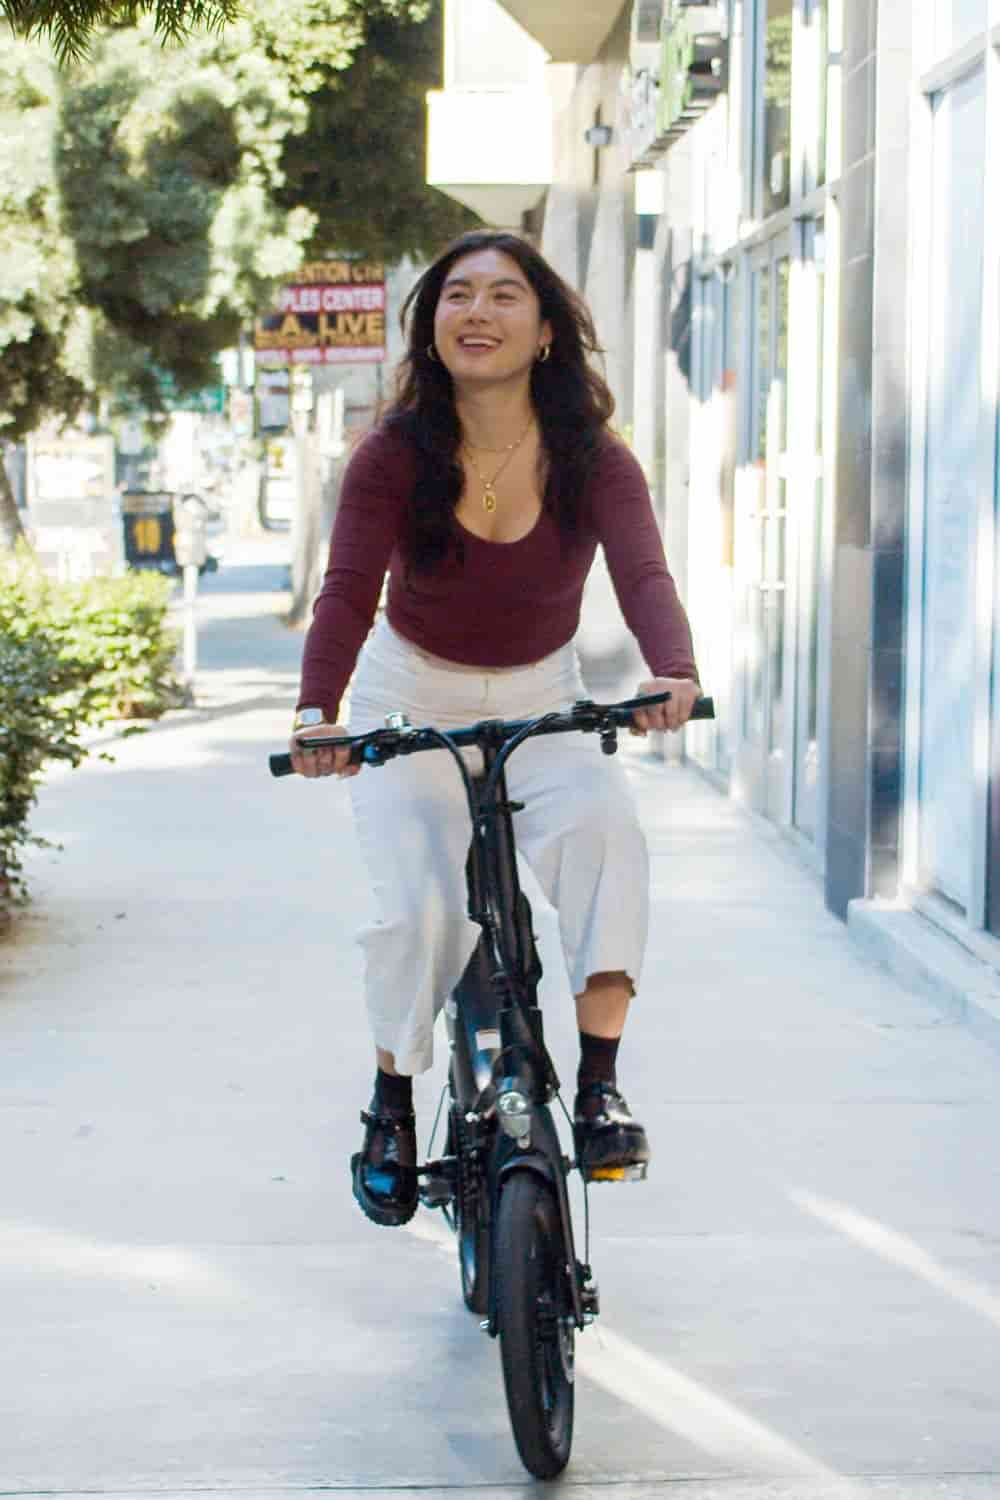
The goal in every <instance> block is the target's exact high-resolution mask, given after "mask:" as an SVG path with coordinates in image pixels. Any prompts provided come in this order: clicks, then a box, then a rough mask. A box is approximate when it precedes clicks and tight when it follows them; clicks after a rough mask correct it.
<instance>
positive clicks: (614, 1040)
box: [576, 1031, 621, 1089]
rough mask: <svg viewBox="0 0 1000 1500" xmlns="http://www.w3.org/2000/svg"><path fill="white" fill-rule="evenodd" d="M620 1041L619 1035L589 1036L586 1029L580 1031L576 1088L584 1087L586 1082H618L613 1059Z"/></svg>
mask: <svg viewBox="0 0 1000 1500" xmlns="http://www.w3.org/2000/svg"><path fill="white" fill-rule="evenodd" d="M620 1041H621V1037H617V1036H614V1037H608V1036H591V1035H590V1033H589V1032H588V1031H581V1032H580V1066H579V1068H578V1070H577V1075H576V1086H577V1088H578V1089H583V1088H586V1087H587V1084H588V1083H610V1084H611V1085H612V1086H613V1085H615V1084H616V1083H617V1082H618V1078H617V1075H616V1073H615V1061H616V1059H617V1057H618V1044H619V1042H620Z"/></svg>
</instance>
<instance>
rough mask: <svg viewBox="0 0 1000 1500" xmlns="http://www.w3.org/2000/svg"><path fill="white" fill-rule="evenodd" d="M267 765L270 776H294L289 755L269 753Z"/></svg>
mask: <svg viewBox="0 0 1000 1500" xmlns="http://www.w3.org/2000/svg"><path fill="white" fill-rule="evenodd" d="M268 765H269V766H270V767H271V775H272V776H294V775H295V769H294V767H293V766H292V757H291V756H290V755H271V756H269V757H268Z"/></svg>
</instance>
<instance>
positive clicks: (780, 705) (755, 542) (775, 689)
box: [740, 235, 792, 821]
mask: <svg viewBox="0 0 1000 1500" xmlns="http://www.w3.org/2000/svg"><path fill="white" fill-rule="evenodd" d="M790 284H791V249H790V241H789V237H788V235H781V236H779V238H778V239H777V240H775V241H773V242H772V243H771V244H770V245H768V246H767V247H765V248H764V249H763V250H761V251H759V252H757V253H756V255H755V256H754V257H752V259H751V262H750V285H749V293H750V295H749V307H748V312H749V337H750V382H749V384H750V390H749V395H750V402H749V413H748V417H749V420H748V424H747V444H746V460H745V463H744V465H743V474H742V476H741V477H742V480H743V482H742V484H741V486H740V490H741V495H742V506H741V508H742V511H743V515H742V517H741V523H742V524H741V526H740V531H741V549H740V550H741V553H742V557H741V569H740V571H741V575H742V580H743V595H744V669H743V670H744V680H743V715H742V725H741V728H742V741H743V744H742V756H741V759H742V761H743V768H742V769H743V775H742V777H741V780H743V782H744V783H745V787H746V791H747V794H748V798H749V800H750V802H751V804H752V805H753V806H755V807H756V808H758V810H759V811H761V812H763V813H765V814H766V815H767V816H768V817H772V818H775V819H778V820H780V821H787V802H788V795H789V794H788V775H787V766H788V761H789V759H790V757H789V754H788V750H787V747H786V735H787V730H788V727H789V717H788V705H789V703H790V701H791V699H792V693H791V691H790V689H791V687H792V684H790V683H789V682H788V680H787V672H786V664H785V657H786V649H787V634H788V632H787V593H788V492H789V455H788V399H787V397H788V307H789V289H790Z"/></svg>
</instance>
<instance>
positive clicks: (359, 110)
mask: <svg viewBox="0 0 1000 1500" xmlns="http://www.w3.org/2000/svg"><path fill="white" fill-rule="evenodd" d="M358 8H359V9H362V7H358ZM363 9H364V11H365V17H364V35H363V42H364V44H363V45H362V46H359V47H358V49H357V51H356V52H355V53H354V56H353V59H352V61H351V64H350V67H349V68H347V69H346V71H344V72H342V73H339V74H336V75H330V76H328V77H327V79H326V80H325V86H324V87H323V88H321V89H317V90H316V92H315V93H314V94H313V95H312V97H311V98H310V101H309V122H308V126H307V128H306V129H305V130H304V131H303V132H302V133H301V134H298V135H294V136H289V137H288V139H287V140H286V142H285V147H284V153H283V157H282V170H283V172H284V174H285V185H284V187H283V188H282V189H281V191H280V201H281V202H282V203H285V204H291V203H295V202H304V203H308V204H309V206H310V208H311V209H312V211H313V212H314V213H315V214H316V227H315V230H314V232H313V237H312V241H311V244H310V246H309V251H308V253H309V255H310V256H311V257H313V256H315V257H316V258H321V257H322V255H323V254H324V253H326V252H328V251H330V250H337V249H353V250H357V251H358V252H360V253H363V254H364V255H366V256H368V257H370V258H371V259H373V260H383V261H387V262H390V263H392V262H395V261H398V260H400V259H402V257H403V256H404V255H411V256H414V257H415V258H418V259H419V258H423V257H429V256H431V255H433V254H435V253H436V252H437V251H438V250H439V249H440V248H441V246H442V245H444V244H446V243H447V241H448V240H450V239H453V238H454V237H455V236H456V235H458V234H461V233H462V232H463V231H464V230H466V229H470V228H472V227H473V226H474V225H476V224H477V223H478V222H479V220H478V219H477V218H476V216H475V215H474V214H473V213H471V212H470V211H469V210H468V209H467V208H463V207H462V205H461V204H458V203H456V202H455V201H454V200H453V199H451V198H447V197H445V195H444V194H443V193H439V192H437V191H436V190H435V189H433V188H429V187H428V186H427V184H426V182H425V181H424V162H425V158H426V126H427V110H426V96H427V91H428V90H429V89H433V88H438V87H440V83H441V48H442V24H441V18H442V6H441V3H440V0H433V3H431V4H426V5H420V6H416V5H398V6H390V5H388V4H386V5H383V6H381V7H380V6H377V5H367V6H365V7H363Z"/></svg>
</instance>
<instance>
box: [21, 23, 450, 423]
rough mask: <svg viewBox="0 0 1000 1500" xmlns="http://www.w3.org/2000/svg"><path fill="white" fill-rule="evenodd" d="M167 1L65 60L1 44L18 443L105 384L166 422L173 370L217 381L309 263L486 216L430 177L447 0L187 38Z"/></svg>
mask: <svg viewBox="0 0 1000 1500" xmlns="http://www.w3.org/2000/svg"><path fill="white" fill-rule="evenodd" d="M3 4H4V0H0V5H3ZM172 4H173V11H172V12H170V13H175V14H176V15H177V16H180V15H181V12H182V11H187V12H188V13H189V14H191V15H193V11H189V10H188V8H187V7H185V6H184V5H183V4H182V3H181V0H172ZM227 4H228V0H225V3H224V0H219V3H218V6H217V10H218V13H219V15H220V16H221V14H222V13H223V11H224V10H226V13H227V14H230V12H229V11H228V9H227ZM57 8H58V9H59V10H60V11H63V10H65V13H66V15H67V16H68V15H69V14H70V12H72V14H73V15H75V16H77V18H78V19H81V24H82V23H83V19H85V18H86V16H87V14H88V13H89V6H88V0H73V4H72V5H67V6H65V7H63V6H60V7H57ZM148 9H149V8H148V7H145V6H136V7H134V8H128V7H113V8H112V11H109V12H108V15H112V13H113V15H114V16H115V17H117V18H118V20H119V21H120V20H122V19H129V20H131V19H135V18H136V17H138V18H139V19H138V23H137V24H135V25H127V26H123V25H118V26H117V27H116V28H113V29H111V30H107V31H104V32H101V33H99V34H97V35H96V36H95V39H94V41H93V43H92V46H91V51H90V54H89V55H88V57H87V58H86V59H85V60H84V61H82V62H81V61H78V62H75V63H72V64H70V65H67V66H66V67H65V68H63V69H62V70H60V69H59V68H58V67H57V66H56V62H55V59H54V57H53V55H52V53H51V51H50V50H48V49H47V48H46V47H45V46H44V45H43V44H41V43H38V42H29V41H24V40H17V39H9V38H5V37H3V36H2V35H0V439H2V438H7V439H13V440H16V439H18V438H20V437H21V436H23V435H24V434H25V433H27V432H29V431H31V430H32V429H33V428H34V427H36V426H37V425H38V424H39V423H40V422H41V421H42V420H43V419H45V418H47V417H50V416H55V417H56V418H67V417H71V416H72V415H74V413H75V412H76V410H77V409H78V407H79V406H80V404H81V403H82V402H83V401H84V400H85V399H88V398H89V399H93V398H94V397H95V396H104V395H112V396H117V395H120V396H123V397H129V398H131V399H132V400H133V402H134V400H135V399H136V398H138V399H139V400H140V401H141V403H142V405H143V406H145V407H147V408H148V409H149V410H150V411H152V412H153V413H156V412H158V411H159V410H160V407H161V402H160V396H159V382H158V380H157V376H156V374H155V372H156V371H159V372H162V373H168V374H169V375H170V376H172V378H173V380H174V382H175V384H176V386H177V388H178V389H179V390H180V391H181V392H184V393H189V392H192V391H196V390H199V389H200V388H202V387H203V386H205V385H207V384H211V383H213V382H214V379H215V360H216V358H217V356H218V354H219V353H220V352H221V351H222V350H223V349H225V348H228V347H232V345H233V344H234V343H235V342H236V341H237V337H238V333H239V330H240V328H243V327H246V326H247V325H248V324H249V323H250V322H251V321H252V319H253V317H254V315H255V314H256V312H257V311H258V310H259V309H260V308H261V307H262V306H266V305H268V304H269V303H270V301H271V299H272V296H273V292H274V286H275V283H276V282H278V281H280V280H281V279H283V278H285V277H287V276H289V275H290V274H291V273H293V272H294V270H295V268H296V267H297V266H298V265H299V263H300V262H301V260H302V258H303V256H304V255H320V256H321V255H323V254H325V253H327V252H328V251H337V252H343V251H345V250H353V251H356V252H358V253H359V254H364V255H367V256H369V257H371V258H376V259H381V260H385V261H387V262H389V263H392V262H395V261H398V260H399V259H400V258H402V256H404V255H407V254H410V255H417V256H420V255H422V254H426V253H429V252H431V251H433V250H435V249H436V248H437V247H438V246H439V245H440V244H441V243H442V242H443V241H445V240H447V239H449V238H451V237H452V236H453V235H454V234H456V233H458V232H459V231H460V230H462V229H464V228H466V227H468V226H469V225H470V224H471V223H472V222H474V220H473V218H472V216H471V215H470V214H469V213H468V211H467V210H465V209H463V208H461V207H459V206H458V205H456V204H454V203H452V202H451V201H450V200H449V199H447V198H445V197H444V196H443V195H442V194H440V193H437V192H435V191H434V190H433V189H431V188H428V187H427V186H426V184H425V182H424V134H425V104H424V98H425V94H426V91H427V89H428V88H431V87H434V86H435V85H436V84H437V83H438V82H439V81H440V80H439V72H440V57H441V0H245V4H244V5H243V6H242V8H241V10H240V11H239V14H238V15H236V16H235V19H232V20H231V24H228V25H226V26H225V27H224V28H222V29H217V30H215V31H211V30H201V31H194V32H191V33H189V34H187V35H186V37H185V42H184V45H183V46H179V45H175V44H171V45H163V36H164V34H165V33H169V32H170V31H171V30H172V29H173V28H172V26H171V25H169V24H167V21H166V19H165V18H166V17H167V16H168V8H166V7H165V5H163V4H161V6H160V8H159V10H158V11H157V13H156V15H155V16H151V15H149V14H146V15H145V18H144V19H143V13H144V12H145V11H147V10H148ZM36 11H37V12H38V15H39V16H41V15H42V14H43V13H44V14H46V15H48V14H54V13H55V12H54V10H53V11H52V12H49V11H48V10H47V9H46V8H45V7H36V6H28V5H24V6H21V7H20V9H19V15H20V17H21V22H20V24H21V25H22V30H23V29H24V25H26V24H27V21H28V20H29V19H30V17H31V15H33V14H34V13H35V12H36ZM105 18H107V17H105ZM46 24H47V23H45V22H44V21H43V20H39V22H38V25H39V26H41V28H42V29H43V30H44V29H45V27H46ZM29 29H30V28H29ZM36 29H37V28H36ZM64 50H65V49H64Z"/></svg>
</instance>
